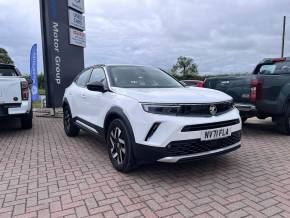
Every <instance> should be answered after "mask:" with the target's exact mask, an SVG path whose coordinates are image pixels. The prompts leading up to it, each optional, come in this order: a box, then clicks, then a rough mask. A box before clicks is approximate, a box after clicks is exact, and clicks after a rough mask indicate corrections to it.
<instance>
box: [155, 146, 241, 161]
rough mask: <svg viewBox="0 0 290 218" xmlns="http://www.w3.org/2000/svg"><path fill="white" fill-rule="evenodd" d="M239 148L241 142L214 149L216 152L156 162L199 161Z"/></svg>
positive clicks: (166, 158)
mask: <svg viewBox="0 0 290 218" xmlns="http://www.w3.org/2000/svg"><path fill="white" fill-rule="evenodd" d="M239 147H241V142H238V143H236V144H233V145H230V146H227V147H224V148H220V149H216V150H212V151H206V152H201V153H196V154H189V155H181V156H173V157H164V158H161V159H159V160H157V161H158V162H164V163H176V162H178V161H180V160H185V159H195V158H196V159H199V158H203V157H207V156H213V155H217V154H222V153H227V152H230V151H233V150H236V149H238V148H239Z"/></svg>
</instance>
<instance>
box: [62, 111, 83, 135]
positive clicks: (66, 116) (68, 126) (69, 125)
mask: <svg viewBox="0 0 290 218" xmlns="http://www.w3.org/2000/svg"><path fill="white" fill-rule="evenodd" d="M63 127H64V131H65V133H66V135H67V136H69V137H74V136H77V135H78V134H79V132H80V129H79V128H78V127H77V126H76V125H75V123H74V122H73V119H72V116H71V112H70V109H69V107H68V106H64V107H63Z"/></svg>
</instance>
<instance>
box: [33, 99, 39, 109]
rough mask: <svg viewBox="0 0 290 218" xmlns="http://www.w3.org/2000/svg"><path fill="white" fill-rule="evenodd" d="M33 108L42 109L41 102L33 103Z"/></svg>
mask: <svg viewBox="0 0 290 218" xmlns="http://www.w3.org/2000/svg"><path fill="white" fill-rule="evenodd" d="M32 107H33V108H41V101H35V102H33V103H32Z"/></svg>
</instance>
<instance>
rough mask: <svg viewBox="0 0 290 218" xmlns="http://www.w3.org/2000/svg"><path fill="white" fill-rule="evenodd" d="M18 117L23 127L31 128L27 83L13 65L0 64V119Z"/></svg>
mask: <svg viewBox="0 0 290 218" xmlns="http://www.w3.org/2000/svg"><path fill="white" fill-rule="evenodd" d="M11 118H20V119H21V127H22V128H23V129H31V128H32V106H31V94H30V89H29V83H28V81H27V80H26V79H24V78H23V77H22V76H21V74H20V72H19V71H18V70H17V68H16V67H15V66H13V65H7V64H0V119H1V120H3V119H11Z"/></svg>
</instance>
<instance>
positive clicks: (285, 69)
mask: <svg viewBox="0 0 290 218" xmlns="http://www.w3.org/2000/svg"><path fill="white" fill-rule="evenodd" d="M258 73H259V74H262V75H271V74H283V73H290V62H289V61H283V62H277V63H275V64H265V65H262V66H261V67H260V69H259V72H258Z"/></svg>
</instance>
